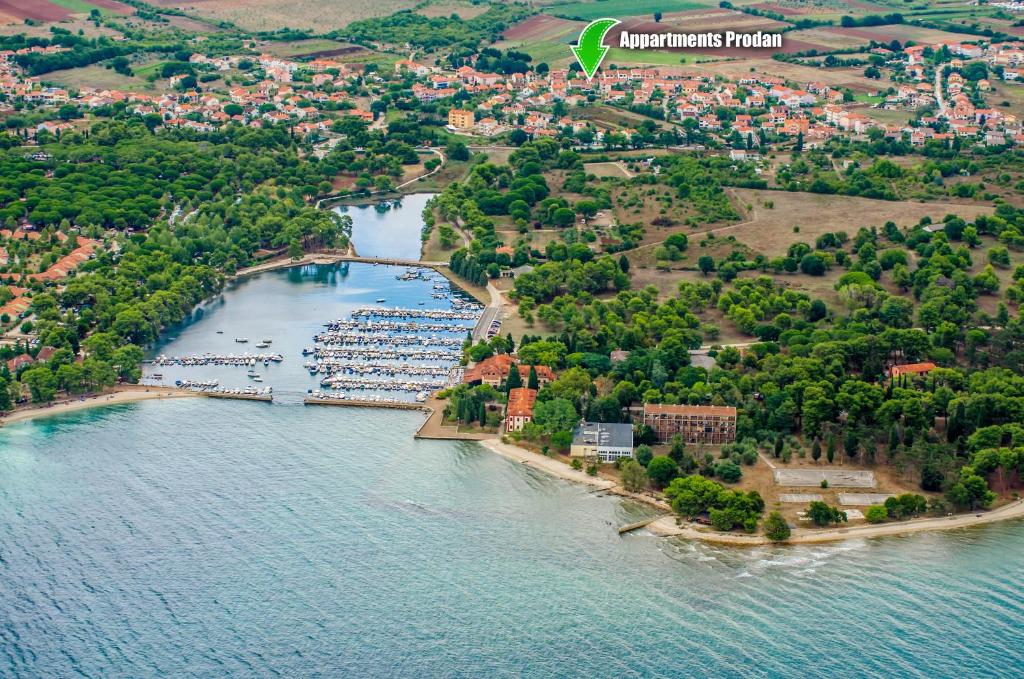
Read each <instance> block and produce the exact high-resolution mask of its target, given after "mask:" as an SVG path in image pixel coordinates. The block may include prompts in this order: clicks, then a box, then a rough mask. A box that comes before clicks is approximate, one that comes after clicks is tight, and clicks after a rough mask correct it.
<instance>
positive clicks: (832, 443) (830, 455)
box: [825, 433, 836, 464]
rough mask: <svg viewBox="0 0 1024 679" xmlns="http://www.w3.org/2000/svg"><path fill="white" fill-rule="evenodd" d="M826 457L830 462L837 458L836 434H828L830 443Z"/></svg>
mask: <svg viewBox="0 0 1024 679" xmlns="http://www.w3.org/2000/svg"><path fill="white" fill-rule="evenodd" d="M825 459H826V460H828V463H829V464H832V461H833V460H835V459H836V435H835V434H832V433H830V434H829V435H828V445H827V447H826V449H825Z"/></svg>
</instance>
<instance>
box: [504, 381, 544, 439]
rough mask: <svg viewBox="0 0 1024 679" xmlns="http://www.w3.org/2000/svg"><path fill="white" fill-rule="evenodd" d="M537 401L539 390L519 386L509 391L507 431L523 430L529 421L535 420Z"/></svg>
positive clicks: (506, 418)
mask: <svg viewBox="0 0 1024 679" xmlns="http://www.w3.org/2000/svg"><path fill="white" fill-rule="evenodd" d="M536 401H537V390H536V389H529V388H527V387H517V388H515V389H510V390H509V392H508V405H507V406H505V431H506V432H513V431H522V430H523V426H524V425H525V424H526V423H527V422H531V421H533V404H534V403H535V402H536Z"/></svg>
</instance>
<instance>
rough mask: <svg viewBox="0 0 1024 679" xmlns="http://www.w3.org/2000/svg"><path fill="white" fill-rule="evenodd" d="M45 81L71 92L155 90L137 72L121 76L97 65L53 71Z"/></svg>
mask: <svg viewBox="0 0 1024 679" xmlns="http://www.w3.org/2000/svg"><path fill="white" fill-rule="evenodd" d="M46 81H47V82H52V83H56V84H58V85H60V86H62V87H65V88H68V89H72V90H79V89H81V88H83V87H95V88H97V89H110V90H124V91H126V92H153V91H155V90H156V89H157V87H156V85H154V84H153V83H151V82H148V81H147V80H146V79H145V77H140V74H139V73H138V72H136V73H135V75H130V76H129V75H122V74H120V73H118V72H117V71H115V70H114V69H112V68H105V67H103V66H100V65H98V64H93V65H92V66H83V67H81V68H69V69H65V70H63V71H53V72H52V73H47V74H46Z"/></svg>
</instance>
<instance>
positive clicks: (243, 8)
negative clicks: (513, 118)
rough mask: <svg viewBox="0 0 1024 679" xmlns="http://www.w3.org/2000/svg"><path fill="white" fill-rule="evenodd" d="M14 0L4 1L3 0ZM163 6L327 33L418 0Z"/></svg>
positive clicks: (187, 0) (188, 0) (254, 25)
mask: <svg viewBox="0 0 1024 679" xmlns="http://www.w3.org/2000/svg"><path fill="white" fill-rule="evenodd" d="M3 1H7V2H9V1H10V0H0V2H3ZM153 4H155V5H158V6H161V7H175V8H177V9H182V10H185V11H187V12H189V13H190V14H193V15H195V16H198V17H202V18H206V19H213V20H215V21H229V22H231V23H233V24H235V25H237V26H239V27H240V28H242V29H245V30H248V31H274V30H277V29H280V28H298V29H307V30H312V31H317V32H319V33H326V32H329V31H332V30H336V29H339V28H343V27H344V26H347V25H348V24H350V23H352V22H353V21H357V20H359V19H368V18H372V17H379V16H387V15H389V14H394V13H395V12H398V11H400V10H404V9H412V8H413V7H415V6H416V4H417V3H416V2H415V0H379V2H373V3H354V2H345V3H339V2H336V0H184V1H183V0H154V3H153Z"/></svg>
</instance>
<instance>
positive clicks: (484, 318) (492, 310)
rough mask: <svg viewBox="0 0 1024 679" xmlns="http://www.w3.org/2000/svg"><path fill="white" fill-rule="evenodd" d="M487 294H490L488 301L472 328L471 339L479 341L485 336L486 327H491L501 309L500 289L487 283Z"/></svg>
mask: <svg viewBox="0 0 1024 679" xmlns="http://www.w3.org/2000/svg"><path fill="white" fill-rule="evenodd" d="M487 294H489V295H490V296H491V301H490V303H489V304H488V305H487V306H486V307H484V312H483V314H481V316H480V320H479V321H478V322H477V324H476V327H475V328H473V341H474V342H479V341H480V340H482V339H485V338H486V337H487V329H488V328H490V327H491V323H493V322H494V319H496V318H497V317H498V313H499V312H500V311H501V291H500V290H498V289H497V288H496V287H494V284H493V283H490V282H488V283H487Z"/></svg>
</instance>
